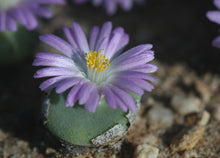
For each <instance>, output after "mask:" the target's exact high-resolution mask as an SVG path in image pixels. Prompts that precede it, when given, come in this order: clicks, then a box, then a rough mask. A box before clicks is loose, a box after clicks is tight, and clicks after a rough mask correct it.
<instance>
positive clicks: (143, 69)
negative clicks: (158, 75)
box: [132, 64, 158, 73]
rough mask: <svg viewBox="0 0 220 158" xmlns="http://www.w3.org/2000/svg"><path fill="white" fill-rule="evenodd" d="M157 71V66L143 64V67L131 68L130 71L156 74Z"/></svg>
mask: <svg viewBox="0 0 220 158" xmlns="http://www.w3.org/2000/svg"><path fill="white" fill-rule="evenodd" d="M157 69H158V66H156V65H154V64H143V65H140V66H137V67H135V68H133V69H132V70H134V71H138V72H143V73H153V72H156V71H157Z"/></svg>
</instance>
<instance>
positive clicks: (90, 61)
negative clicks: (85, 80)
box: [85, 50, 110, 73]
mask: <svg viewBox="0 0 220 158" xmlns="http://www.w3.org/2000/svg"><path fill="white" fill-rule="evenodd" d="M100 52H101V50H100V51H98V52H96V51H92V50H91V51H90V52H89V53H88V54H87V53H86V54H85V55H86V61H87V67H88V68H92V69H93V70H94V71H95V72H96V73H97V72H103V71H104V70H105V69H109V65H110V64H109V59H108V58H106V56H105V55H103V54H101V55H100Z"/></svg>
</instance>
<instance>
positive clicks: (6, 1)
mask: <svg viewBox="0 0 220 158" xmlns="http://www.w3.org/2000/svg"><path fill="white" fill-rule="evenodd" d="M19 1H20V0H0V11H2V10H6V9H9V8H11V7H14V6H16V5H17V4H18V2H19Z"/></svg>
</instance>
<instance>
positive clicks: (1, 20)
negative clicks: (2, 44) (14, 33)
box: [0, 12, 7, 32]
mask: <svg viewBox="0 0 220 158" xmlns="http://www.w3.org/2000/svg"><path fill="white" fill-rule="evenodd" d="M6 18H7V14H6V12H0V32H3V31H5V29H6V25H7V19H6Z"/></svg>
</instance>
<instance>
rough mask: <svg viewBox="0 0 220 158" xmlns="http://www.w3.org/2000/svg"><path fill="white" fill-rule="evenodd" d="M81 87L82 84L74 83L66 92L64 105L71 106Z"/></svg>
mask: <svg viewBox="0 0 220 158" xmlns="http://www.w3.org/2000/svg"><path fill="white" fill-rule="evenodd" d="M81 87H82V84H76V85H75V86H74V87H73V88H72V89H71V90H70V92H69V93H68V95H67V98H66V106H67V107H73V106H74V104H75V102H76V101H77V93H78V91H79V90H80V88H81Z"/></svg>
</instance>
